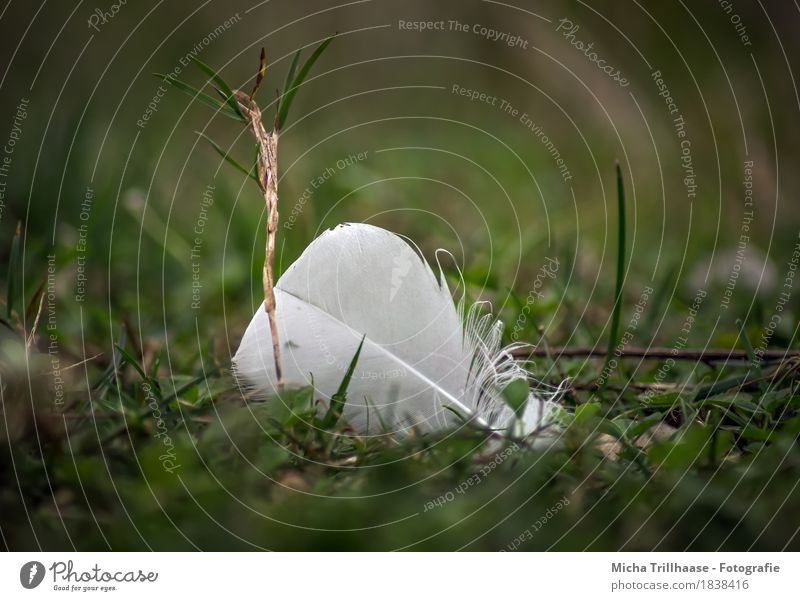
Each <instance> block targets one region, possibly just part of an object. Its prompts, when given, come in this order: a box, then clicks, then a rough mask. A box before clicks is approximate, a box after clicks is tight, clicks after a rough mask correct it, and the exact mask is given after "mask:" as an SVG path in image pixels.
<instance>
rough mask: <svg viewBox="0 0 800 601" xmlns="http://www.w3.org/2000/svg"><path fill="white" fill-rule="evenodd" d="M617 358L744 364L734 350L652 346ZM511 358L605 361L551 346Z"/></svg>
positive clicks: (770, 357) (592, 350) (770, 355)
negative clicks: (577, 358)
mask: <svg viewBox="0 0 800 601" xmlns="http://www.w3.org/2000/svg"><path fill="white" fill-rule="evenodd" d="M619 353H620V355H622V356H626V357H641V358H643V359H669V358H673V359H677V360H684V361H702V362H704V363H718V362H727V361H746V360H747V359H748V357H747V352H746V351H742V350H738V349H719V348H712V349H701V348H696V349H692V348H684V349H672V348H666V347H656V346H652V347H649V348H641V347H625V348H623V349H620V351H619ZM511 354H512V355H514V356H515V357H547V358H550V357H552V358H553V359H554V360H558V359H562V358H563V359H567V358H574V357H605V356H606V351H605V350H603V349H601V348H598V347H588V346H587V347H583V346H553V347H549V349H544V348H536V347H534V346H523V347H520V348H517V349H514V350H513V351H512V353H511ZM797 356H800V351H792V350H785V351H779V350H768V351H764V352H763V353H762V359H764V360H766V361H781V360H786V359H790V358H792V357H797Z"/></svg>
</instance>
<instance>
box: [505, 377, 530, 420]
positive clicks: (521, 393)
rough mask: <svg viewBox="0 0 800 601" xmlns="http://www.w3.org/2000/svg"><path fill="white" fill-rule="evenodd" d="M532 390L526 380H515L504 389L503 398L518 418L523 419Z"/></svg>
mask: <svg viewBox="0 0 800 601" xmlns="http://www.w3.org/2000/svg"><path fill="white" fill-rule="evenodd" d="M530 394H531V389H530V387H529V386H528V382H527V381H526V380H522V379H520V380H514V381H513V382H511V383H510V384H509V385H508V386H506V387H505V388H504V389H503V398H504V399H505V401H506V403H507V404H508V406H509V407H511V409H513V410H514V415H516V416H517V417H518V418H521V417H522V414H523V412H524V411H525V405H527V403H528V397H530Z"/></svg>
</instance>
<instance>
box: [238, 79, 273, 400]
mask: <svg viewBox="0 0 800 601" xmlns="http://www.w3.org/2000/svg"><path fill="white" fill-rule="evenodd" d="M236 97H237V100H238V101H239V105H240V107H241V109H242V112H243V113H244V115H245V117H247V120H248V125H249V127H250V130H251V131H252V132H253V135H254V136H255V138H256V141H257V142H258V149H259V150H258V162H257V168H258V174H257V175H258V185H259V187H260V188H261V193H262V194H263V195H264V201H265V202H266V205H267V243H266V256H265V257H264V269H263V272H262V281H263V285H264V310H265V311H266V312H267V315H268V316H269V328H270V333H271V335H272V352H273V356H274V358H275V375H276V379H277V381H278V387H279V388H280V387H282V386H283V372H282V370H281V350H280V337H279V335H278V323H277V320H276V317H275V309H276V306H275V292H274V290H273V288H274V285H275V282H274V279H275V278H274V265H275V236H276V234H277V231H278V134H279V132H278V127H277V125H276V126H275V127H274V128H273V130H272V131H270V132H267V130H266V128H265V127H264V123H263V121H262V119H261V109H259V108H258V105H257V104H256V101H255V100H253V97H252V95H250V94H246V93H244V92H242V91H238V92H237V93H236Z"/></svg>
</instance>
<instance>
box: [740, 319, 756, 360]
mask: <svg viewBox="0 0 800 601" xmlns="http://www.w3.org/2000/svg"><path fill="white" fill-rule="evenodd" d="M736 329H737V330H739V340H741V342H742V346H743V347H744V351H745V352H746V353H747V360H748V361H750V365H752V366H753V367H757V366H758V357H756V351H755V350H754V349H753V345H752V344H751V343H750V338H748V337H747V332H746V331H745V323H744V321H742V320H741V319H737V320H736Z"/></svg>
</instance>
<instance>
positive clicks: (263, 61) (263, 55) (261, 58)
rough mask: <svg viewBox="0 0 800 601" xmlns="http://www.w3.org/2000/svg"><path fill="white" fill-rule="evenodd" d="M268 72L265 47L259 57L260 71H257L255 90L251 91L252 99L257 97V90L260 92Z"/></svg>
mask: <svg viewBox="0 0 800 601" xmlns="http://www.w3.org/2000/svg"><path fill="white" fill-rule="evenodd" d="M266 73H267V53H266V52H265V51H264V48H263V47H262V48H261V54H260V55H259V57H258V72H257V73H256V84H255V85H254V86H253V91H252V92H250V99H251V100H252V99H253V98H255V95H256V92H258V88H260V87H261V81H262V80H263V79H264V75H265V74H266Z"/></svg>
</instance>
